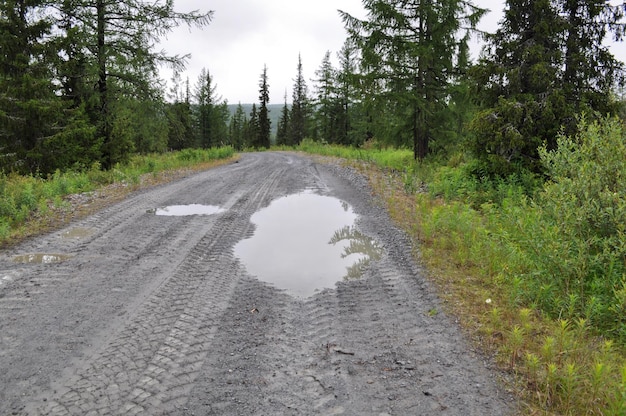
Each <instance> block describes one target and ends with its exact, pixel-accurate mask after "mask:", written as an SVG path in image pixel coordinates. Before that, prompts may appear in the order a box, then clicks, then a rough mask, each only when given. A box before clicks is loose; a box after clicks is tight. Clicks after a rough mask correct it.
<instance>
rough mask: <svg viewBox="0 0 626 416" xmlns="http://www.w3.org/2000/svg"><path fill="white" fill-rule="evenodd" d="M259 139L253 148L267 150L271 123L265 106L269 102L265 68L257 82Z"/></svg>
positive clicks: (265, 67)
mask: <svg viewBox="0 0 626 416" xmlns="http://www.w3.org/2000/svg"><path fill="white" fill-rule="evenodd" d="M259 101H260V106H259V138H258V140H257V143H256V146H255V147H259V148H261V147H263V148H265V149H269V147H270V145H271V143H270V129H271V122H270V119H269V110H268V108H267V104H268V103H269V101H270V93H269V84H268V82H267V66H264V67H263V73H262V74H261V80H260V82H259Z"/></svg>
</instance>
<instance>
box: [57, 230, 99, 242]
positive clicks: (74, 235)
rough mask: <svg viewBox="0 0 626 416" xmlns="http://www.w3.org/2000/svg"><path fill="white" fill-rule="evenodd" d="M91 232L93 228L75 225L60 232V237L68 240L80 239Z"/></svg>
mask: <svg viewBox="0 0 626 416" xmlns="http://www.w3.org/2000/svg"><path fill="white" fill-rule="evenodd" d="M92 234H93V230H92V229H89V228H82V227H76V228H72V229H70V230H67V231H64V232H63V233H62V234H61V238H64V239H68V240H80V239H81V238H86V237H89V236H90V235H92Z"/></svg>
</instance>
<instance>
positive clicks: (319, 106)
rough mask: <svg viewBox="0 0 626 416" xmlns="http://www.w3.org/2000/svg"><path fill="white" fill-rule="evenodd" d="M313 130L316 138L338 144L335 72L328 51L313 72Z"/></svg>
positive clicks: (338, 105) (337, 105)
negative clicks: (315, 131)
mask: <svg viewBox="0 0 626 416" xmlns="http://www.w3.org/2000/svg"><path fill="white" fill-rule="evenodd" d="M315 75H316V76H317V78H316V79H315V81H314V82H315V93H316V96H315V103H314V106H315V114H314V118H315V122H316V123H315V124H316V125H315V128H316V130H317V134H316V136H318V137H320V138H321V139H322V140H324V141H327V142H330V143H336V142H338V140H337V136H338V134H339V131H338V124H339V122H338V120H339V118H340V117H341V115H340V113H339V111H340V107H341V104H340V101H339V97H338V96H337V88H336V85H337V71H336V70H335V68H333V65H332V63H331V62H330V51H327V52H326V53H325V54H324V59H322V63H321V65H320V67H319V69H317V70H316V71H315Z"/></svg>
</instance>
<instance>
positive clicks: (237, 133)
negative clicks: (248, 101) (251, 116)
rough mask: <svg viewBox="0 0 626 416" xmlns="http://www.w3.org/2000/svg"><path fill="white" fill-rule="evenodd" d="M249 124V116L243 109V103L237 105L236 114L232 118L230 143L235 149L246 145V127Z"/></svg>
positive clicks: (240, 148)
mask: <svg viewBox="0 0 626 416" xmlns="http://www.w3.org/2000/svg"><path fill="white" fill-rule="evenodd" d="M247 125H248V118H247V117H246V113H245V112H244V110H243V106H242V105H241V103H239V104H238V105H237V109H236V110H235V114H233V116H232V117H231V119H230V126H229V132H230V143H231V145H232V146H233V147H234V148H235V150H243V148H244V146H245V138H246V136H245V135H246V129H247Z"/></svg>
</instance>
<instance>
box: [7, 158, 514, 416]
mask: <svg viewBox="0 0 626 416" xmlns="http://www.w3.org/2000/svg"><path fill="white" fill-rule="evenodd" d="M305 190H308V192H309V194H313V195H320V196H326V197H333V198H337V199H338V200H340V201H341V203H342V204H343V205H342V206H344V207H345V210H346V211H347V210H348V209H350V210H353V212H354V213H355V214H356V215H357V216H358V219H357V220H356V227H357V228H358V230H359V232H360V233H362V234H363V235H366V236H367V237H368V238H370V239H372V241H375V242H376V245H377V246H378V247H379V248H380V249H381V250H380V251H381V255H380V256H379V258H378V257H377V259H376V260H373V261H371V262H370V263H369V264H368V265H367V266H366V267H364V270H365V271H364V273H363V275H362V277H361V278H358V279H354V278H351V279H348V280H341V281H340V282H339V283H337V285H336V287H335V288H334V289H322V290H318V291H316V292H315V293H314V294H313V295H312V296H308V297H296V296H292V295H291V294H290V293H289V292H287V291H284V290H281V289H279V288H276V287H275V286H274V285H272V284H269V283H265V282H263V281H262V280H259V279H257V278H256V277H255V276H253V275H252V274H251V273H250V272H249V271H248V270H247V269H246V267H245V266H244V262H243V261H242V260H241V259H240V258H239V257H238V255H237V253H236V252H235V246H236V245H237V243H239V242H241V241H242V240H244V239H247V238H250V237H253V236H254V234H255V229H256V228H257V227H258V225H257V224H255V223H254V222H253V221H251V218H252V216H253V214H255V213H256V212H258V211H260V210H262V209H264V208H266V207H268V206H269V205H270V204H271V203H272V201H275V200H277V199H279V198H281V197H285V196H288V195H295V194H299V193H301V192H303V191H305ZM189 204H202V205H207V206H214V207H219V209H220V210H219V211H216V212H215V213H213V214H211V215H183V216H163V215H155V209H157V208H159V207H167V206H174V205H189ZM289 232H290V231H289V230H285V233H286V234H288V233H289ZM285 256H287V254H285ZM0 261H1V263H0V415H11V414H17V415H134V414H145V415H161V414H163V415H222V414H224V415H331V414H332V415H336V414H346V415H481V416H482V415H502V414H508V413H509V412H510V408H509V401H508V398H507V397H506V396H505V395H504V394H503V393H502V391H501V390H499V389H498V388H497V387H496V383H495V381H494V376H493V374H492V373H490V371H489V370H488V369H487V368H486V366H485V363H484V362H483V361H482V359H481V358H480V357H479V356H476V355H474V354H473V353H471V352H470V350H469V348H468V346H467V343H466V342H465V341H464V340H463V338H462V336H461V335H460V331H459V329H458V327H457V326H456V325H454V323H453V322H452V321H451V319H450V318H449V317H446V316H445V315H444V314H443V313H440V312H439V313H436V312H437V311H440V307H439V305H438V302H437V299H436V297H435V295H434V294H433V292H432V290H431V289H430V288H429V285H428V284H427V283H426V282H425V280H424V278H423V277H422V271H421V270H420V268H419V266H417V265H416V264H415V263H414V262H413V261H412V259H411V254H410V248H409V246H408V242H407V240H406V239H405V237H404V236H403V234H402V233H400V232H399V231H398V230H396V229H395V228H394V227H393V225H392V224H391V223H390V221H389V219H388V217H387V215H386V213H385V212H384V210H383V209H381V208H380V207H379V206H377V205H376V204H375V202H374V201H373V200H372V197H371V192H370V190H369V188H368V187H367V184H366V181H365V180H364V179H363V178H362V177H360V176H359V175H358V174H356V173H355V172H353V171H352V170H350V169H348V168H344V167H339V166H334V165H324V164H317V163H314V162H313V161H312V160H311V159H308V158H306V157H302V156H298V155H294V154H287V153H262V154H244V155H243V156H242V157H241V159H240V160H239V162H238V163H233V164H230V165H227V166H222V167H219V168H216V169H213V170H210V171H207V172H203V173H200V174H195V175H193V176H190V177H187V178H185V179H182V180H180V181H177V182H175V183H172V184H168V185H164V186H160V187H157V188H153V189H150V190H147V191H142V192H139V193H138V194H135V195H133V196H132V197H130V198H128V199H126V200H125V201H123V202H121V203H118V204H116V205H114V206H112V207H110V208H107V209H105V210H103V211H101V212H99V213H98V214H96V215H93V216H90V217H88V218H86V219H84V220H81V221H78V222H75V223H73V224H71V225H70V226H69V227H67V228H64V229H62V230H60V231H57V232H54V233H52V234H49V235H45V236H42V237H39V238H35V239H32V240H30V241H28V242H26V243H23V244H21V245H19V246H17V247H14V248H12V249H10V250H4V251H3V252H1V253H0ZM268 261H273V260H269V259H268ZM293 278H294V279H297V278H298V276H297V275H294V276H293Z"/></svg>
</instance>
